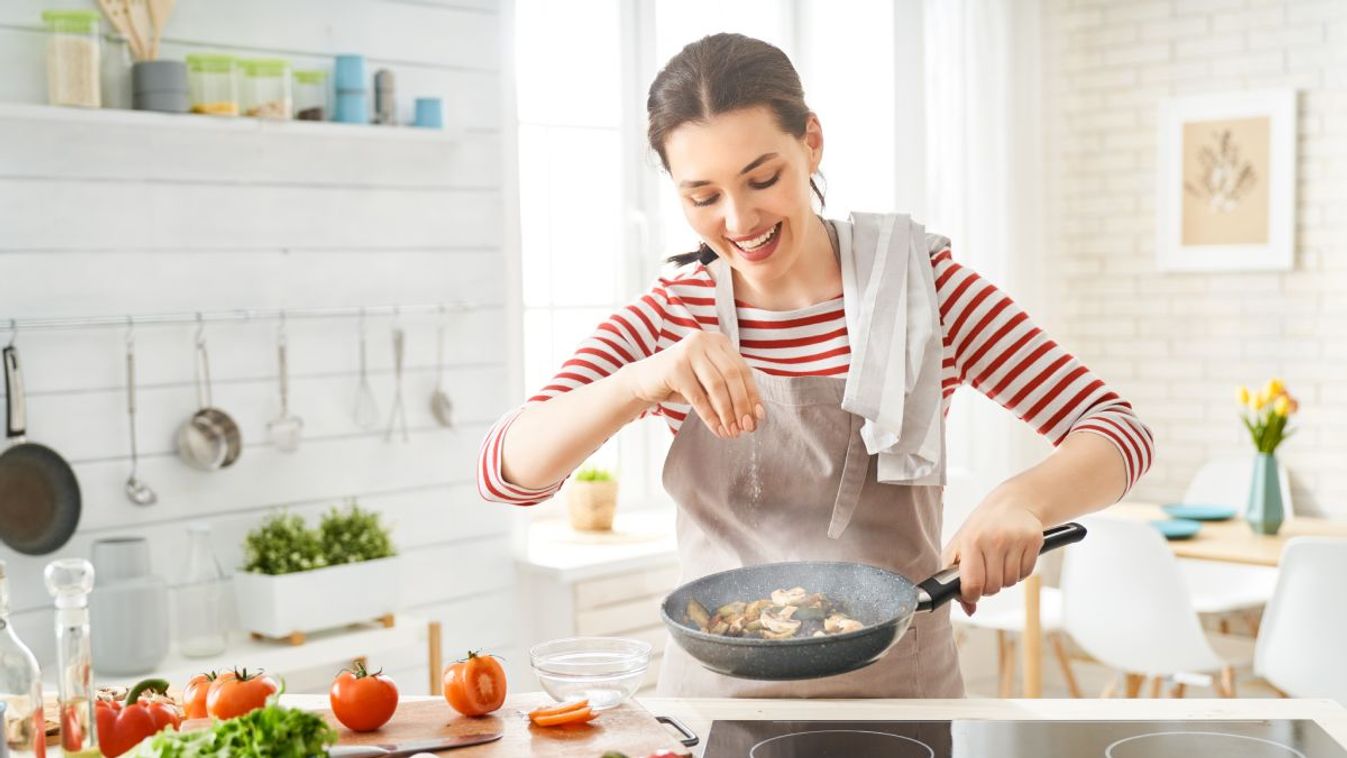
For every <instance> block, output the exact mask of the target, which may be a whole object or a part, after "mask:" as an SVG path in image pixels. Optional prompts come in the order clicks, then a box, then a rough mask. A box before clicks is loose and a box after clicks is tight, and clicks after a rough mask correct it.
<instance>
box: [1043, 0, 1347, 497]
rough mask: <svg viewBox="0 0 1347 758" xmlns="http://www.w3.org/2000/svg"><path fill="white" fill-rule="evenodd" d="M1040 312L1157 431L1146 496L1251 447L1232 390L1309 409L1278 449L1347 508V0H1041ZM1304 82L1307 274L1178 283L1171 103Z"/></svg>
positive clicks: (1176, 486)
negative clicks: (1045, 198) (1167, 258)
mask: <svg viewBox="0 0 1347 758" xmlns="http://www.w3.org/2000/svg"><path fill="white" fill-rule="evenodd" d="M1044 14H1045V18H1044V30H1045V35H1044V38H1045V41H1046V45H1047V49H1046V51H1045V56H1046V61H1047V71H1048V74H1047V79H1048V81H1047V87H1046V90H1045V91H1046V93H1047V94H1046V97H1047V102H1046V119H1045V123H1046V125H1047V130H1048V133H1047V135H1046V137H1047V145H1048V151H1049V160H1050V162H1051V164H1052V165H1051V171H1050V173H1049V181H1048V186H1049V208H1050V209H1051V212H1050V213H1049V215H1048V218H1049V221H1048V235H1047V238H1048V240H1049V245H1050V250H1049V252H1048V256H1049V259H1048V260H1049V265H1048V266H1047V267H1046V270H1048V271H1049V272H1051V274H1050V276H1052V280H1051V282H1050V286H1049V288H1048V291H1049V292H1053V293H1056V294H1055V296H1054V298H1053V299H1054V302H1053V303H1052V304H1051V305H1050V306H1049V311H1048V313H1046V314H1045V316H1044V320H1045V321H1047V322H1049V323H1050V325H1051V327H1052V331H1053V333H1054V335H1055V336H1057V337H1059V338H1060V340H1061V341H1062V342H1063V343H1064V344H1065V345H1066V346H1067V347H1068V348H1069V349H1072V350H1074V351H1076V353H1077V354H1078V355H1079V356H1080V357H1081V358H1082V360H1084V361H1085V362H1086V363H1087V364H1088V365H1090V366H1091V367H1092V368H1094V369H1095V370H1096V371H1098V372H1099V373H1100V374H1102V375H1103V376H1104V377H1105V378H1106V379H1108V380H1109V381H1111V382H1112V383H1114V384H1115V385H1116V386H1117V388H1118V389H1119V390H1120V391H1121V392H1122V393H1123V394H1124V396H1125V397H1127V398H1128V399H1129V400H1131V401H1132V402H1133V404H1134V405H1135V406H1136V407H1137V410H1138V412H1139V413H1140V414H1141V416H1142V418H1143V419H1145V420H1146V421H1147V422H1148V423H1149V424H1150V425H1151V426H1152V428H1153V429H1154V431H1155V433H1156V440H1157V446H1158V451H1159V452H1158V458H1157V462H1156V465H1155V467H1154V469H1153V470H1152V472H1151V473H1150V475H1149V476H1147V477H1146V478H1145V479H1143V480H1142V482H1141V484H1140V485H1139V486H1138V489H1137V490H1136V496H1137V497H1138V498H1148V499H1160V500H1167V499H1173V498H1176V497H1178V496H1179V495H1180V494H1182V491H1183V488H1184V486H1185V484H1186V483H1187V481H1188V478H1189V477H1190V476H1192V474H1193V472H1194V470H1195V469H1196V468H1197V466H1198V465H1199V464H1200V463H1201V462H1202V461H1203V460H1205V459H1207V458H1208V457H1211V456H1215V455H1222V454H1230V453H1240V452H1247V451H1249V450H1250V446H1249V443H1248V441H1247V439H1246V436H1245V434H1244V432H1243V431H1242V429H1241V427H1240V424H1239V422H1238V421H1237V419H1236V417H1235V409H1234V387H1235V386H1236V385H1237V384H1241V383H1246V384H1253V383H1257V382H1261V381H1262V380H1264V379H1266V378H1267V377H1269V376H1273V375H1277V376H1282V377H1284V378H1285V379H1286V381H1287V383H1288V384H1289V385H1290V387H1291V389H1292V391H1293V392H1294V393H1295V394H1296V395H1297V396H1298V397H1299V398H1300V399H1301V401H1302V404H1301V409H1302V411H1301V415H1300V416H1298V417H1297V418H1296V420H1295V423H1296V426H1298V427H1299V431H1298V432H1297V435H1296V436H1295V437H1294V438H1292V439H1291V440H1290V441H1289V442H1287V443H1286V445H1285V446H1284V447H1283V448H1282V453H1281V455H1282V459H1283V461H1284V462H1285V463H1286V465H1287V466H1289V467H1290V469H1291V472H1292V486H1293V497H1294V498H1295V500H1296V507H1297V509H1303V510H1305V511H1308V512H1318V513H1323V514H1330V515H1337V516H1347V0H1327V1H1322V0H1160V1H1159V2H1149V1H1148V2H1133V1H1131V0H1048V1H1047V2H1045V3H1044ZM1267 87H1295V88H1297V89H1299V90H1300V106H1299V117H1300V139H1299V146H1298V150H1299V185H1298V190H1297V192H1298V197H1297V205H1296V213H1297V247H1296V265H1295V269H1294V270H1293V271H1290V272H1287V273H1220V274H1175V273H1161V272H1159V271H1157V269H1156V266H1155V263H1154V257H1155V192H1154V185H1155V181H1154V172H1155V151H1156V145H1155V134H1156V118H1157V112H1158V104H1159V100H1160V99H1161V98H1163V97H1165V96H1167V95H1177V94H1189V93H1202V92H1222V91H1229V90H1242V89H1260V88H1267Z"/></svg>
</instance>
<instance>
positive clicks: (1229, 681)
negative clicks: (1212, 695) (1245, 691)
mask: <svg viewBox="0 0 1347 758" xmlns="http://www.w3.org/2000/svg"><path fill="white" fill-rule="evenodd" d="M1214 685H1215V689H1216V694H1218V695H1220V696H1221V697H1239V695H1238V694H1237V693H1236V692H1235V667H1234V666H1223V667H1222V668H1221V676H1220V677H1219V678H1218V679H1216V680H1215V681H1214Z"/></svg>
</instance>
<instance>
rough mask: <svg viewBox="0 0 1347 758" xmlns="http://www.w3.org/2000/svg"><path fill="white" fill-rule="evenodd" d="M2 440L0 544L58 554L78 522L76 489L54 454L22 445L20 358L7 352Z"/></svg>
mask: <svg viewBox="0 0 1347 758" xmlns="http://www.w3.org/2000/svg"><path fill="white" fill-rule="evenodd" d="M4 358H5V406H6V408H5V410H6V414H5V436H6V437H7V438H8V439H9V442H10V444H9V447H8V448H7V449H6V450H5V451H4V452H3V453H0V540H3V541H4V543H5V544H6V545H9V546H10V547H11V548H14V549H15V550H17V551H19V552H20V553H26V554H28V555H43V554H45V553H50V552H54V551H56V550H59V549H60V548H61V546H62V545H64V544H65V543H66V541H67V540H69V539H70V535H72V534H74V533H75V527H76V526H78V525H79V520H80V485H79V482H78V481H77V480H76V479H75V472H74V471H72V470H71V468H70V464H69V463H66V461H65V459H64V458H62V457H61V456H60V455H58V454H57V453H56V451H55V450H52V449H51V448H49V447H47V446H45V445H39V444H37V443H35V442H26V441H24V433H25V431H26V427H27V419H26V413H25V408H24V396H23V374H22V372H20V370H19V353H18V351H17V350H15V349H14V346H13V345H10V346H9V347H7V348H5V351H4Z"/></svg>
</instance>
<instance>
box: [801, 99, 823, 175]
mask: <svg viewBox="0 0 1347 758" xmlns="http://www.w3.org/2000/svg"><path fill="white" fill-rule="evenodd" d="M804 147H805V151H806V154H807V155H808V157H809V173H810V174H811V175H812V174H814V173H817V172H818V167H819V164H820V163H822V162H823V125H822V124H820V123H819V120H818V116H816V115H815V114H813V113H811V114H809V117H808V119H806V120H805V122H804Z"/></svg>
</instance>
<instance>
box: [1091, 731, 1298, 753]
mask: <svg viewBox="0 0 1347 758" xmlns="http://www.w3.org/2000/svg"><path fill="white" fill-rule="evenodd" d="M1157 755H1219V756H1221V757H1222V758H1289V757H1290V756H1296V757H1297V758H1309V757H1308V756H1306V755H1305V754H1304V753H1302V752H1300V751H1299V750H1296V749H1295V748H1293V747H1291V746H1289V745H1283V744H1282V743H1280V742H1273V741H1272V740H1265V739H1262V738H1261V737H1246V736H1244V735H1242V734H1223V733H1221V732H1155V733H1153V734H1138V735H1136V736H1135V737H1124V738H1123V739H1120V740H1118V741H1117V742H1115V743H1113V744H1112V745H1109V746H1108V747H1106V748H1104V758H1153V756H1157Z"/></svg>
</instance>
